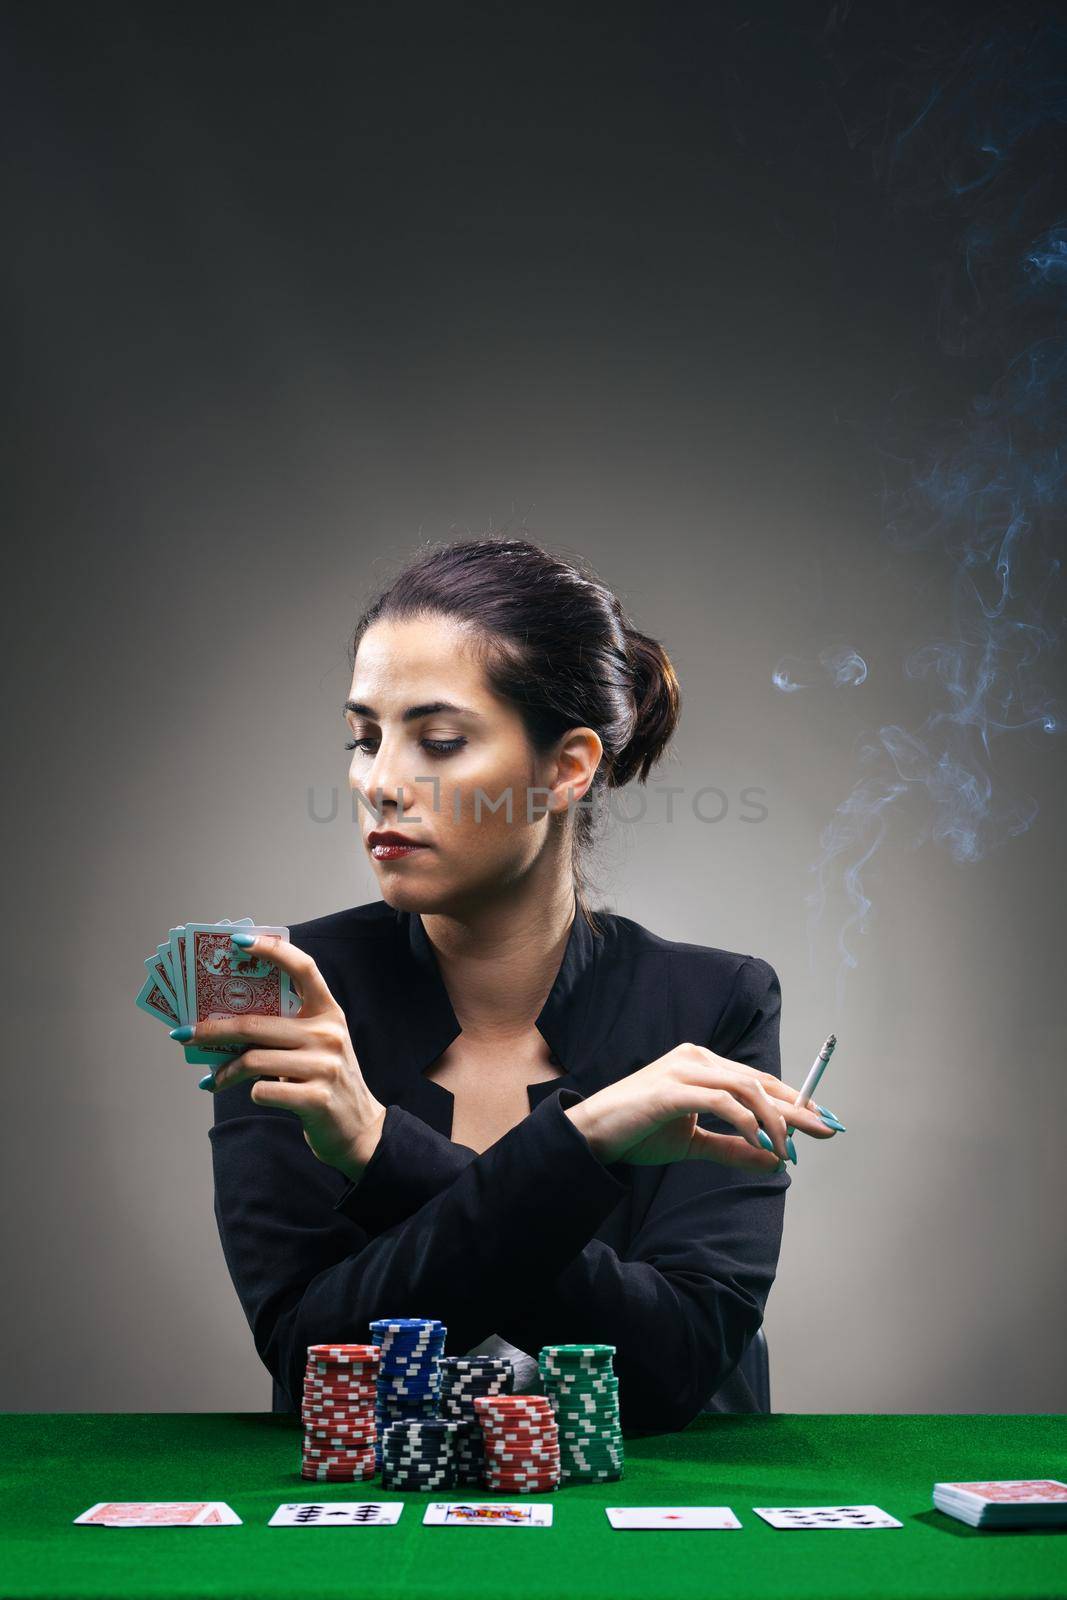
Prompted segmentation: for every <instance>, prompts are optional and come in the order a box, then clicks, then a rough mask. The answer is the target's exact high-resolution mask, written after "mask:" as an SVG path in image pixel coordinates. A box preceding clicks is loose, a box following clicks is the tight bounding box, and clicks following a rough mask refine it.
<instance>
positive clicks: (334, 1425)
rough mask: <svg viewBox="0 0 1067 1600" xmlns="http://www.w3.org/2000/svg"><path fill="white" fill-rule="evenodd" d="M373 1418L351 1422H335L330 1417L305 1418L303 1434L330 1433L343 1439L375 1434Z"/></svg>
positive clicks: (363, 1418)
mask: <svg viewBox="0 0 1067 1600" xmlns="http://www.w3.org/2000/svg"><path fill="white" fill-rule="evenodd" d="M377 1431H378V1430H377V1428H376V1427H375V1424H374V1418H373V1417H362V1418H360V1419H359V1420H357V1421H353V1422H335V1421H334V1420H333V1419H332V1418H330V1417H305V1418H304V1432H305V1433H330V1434H337V1435H339V1436H344V1437H353V1438H354V1437H355V1436H356V1435H357V1434H358V1435H362V1434H374V1433H377Z"/></svg>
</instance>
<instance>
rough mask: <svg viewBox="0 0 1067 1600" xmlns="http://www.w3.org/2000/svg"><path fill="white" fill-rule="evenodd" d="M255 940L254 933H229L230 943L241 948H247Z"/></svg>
mask: <svg viewBox="0 0 1067 1600" xmlns="http://www.w3.org/2000/svg"><path fill="white" fill-rule="evenodd" d="M255 942H256V936H255V934H254V933H231V934H230V943H231V944H236V945H240V947H241V949H242V950H247V949H248V947H249V945H251V944H255Z"/></svg>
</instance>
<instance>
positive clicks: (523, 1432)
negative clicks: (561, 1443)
mask: <svg viewBox="0 0 1067 1600" xmlns="http://www.w3.org/2000/svg"><path fill="white" fill-rule="evenodd" d="M482 1434H483V1437H485V1438H520V1440H522V1438H531V1440H537V1438H550V1440H552V1442H553V1443H555V1440H557V1437H558V1429H555V1427H483V1429H482Z"/></svg>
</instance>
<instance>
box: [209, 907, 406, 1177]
mask: <svg viewBox="0 0 1067 1600" xmlns="http://www.w3.org/2000/svg"><path fill="white" fill-rule="evenodd" d="M238 931H240V930H238ZM246 949H247V951H248V953H249V954H251V953H252V952H255V954H256V955H258V956H262V957H264V958H265V959H266V960H268V961H272V962H273V963H274V964H275V966H278V967H281V968H283V970H284V971H286V972H287V973H288V974H289V977H290V979H291V980H292V983H293V986H294V988H295V989H296V991H297V993H298V994H299V996H300V1000H301V1005H300V1012H299V1014H298V1015H297V1016H294V1017H265V1016H261V1015H257V1014H255V1013H250V1014H249V1015H248V1016H246V1017H212V1018H206V1019H205V1020H204V1021H203V1022H198V1023H197V1025H196V1030H195V1032H194V1033H193V1036H192V1038H191V1039H190V1040H188V1041H187V1042H188V1043H190V1044H192V1043H196V1044H206V1043H209V1042H210V1043H214V1042H215V1041H218V1042H219V1043H226V1044H229V1043H230V1042H231V1041H232V1042H233V1043H234V1044H237V1045H246V1046H249V1048H247V1049H243V1050H242V1051H241V1054H240V1056H239V1057H238V1059H237V1060H236V1061H231V1062H230V1063H229V1064H228V1065H226V1066H224V1067H220V1068H219V1070H218V1072H217V1073H216V1074H215V1084H214V1087H215V1089H232V1088H233V1086H234V1084H237V1083H244V1082H245V1081H246V1080H247V1079H249V1078H257V1079H258V1080H259V1081H258V1082H257V1083H254V1084H253V1085H252V1089H251V1098H252V1099H253V1100H254V1101H255V1103H256V1105H257V1106H277V1107H278V1108H279V1109H280V1110H282V1111H295V1112H296V1114H297V1116H298V1117H299V1118H300V1120H301V1122H302V1123H303V1124H304V1138H305V1139H306V1140H307V1142H308V1144H309V1146H310V1147H311V1149H312V1150H313V1151H314V1153H315V1155H316V1156H318V1158H319V1160H320V1161H323V1162H325V1163H326V1165H327V1166H329V1167H336V1168H337V1170H338V1171H339V1172H343V1173H345V1174H347V1176H348V1177H350V1178H352V1179H353V1180H355V1179H357V1178H359V1177H361V1176H362V1173H363V1169H364V1167H366V1165H367V1162H368V1161H369V1160H370V1158H371V1156H372V1155H373V1154H374V1151H375V1150H376V1149H377V1146H378V1140H379V1139H380V1137H381V1131H382V1125H383V1124H384V1122H385V1107H384V1106H383V1105H382V1104H381V1102H380V1101H379V1100H376V1099H375V1098H374V1096H373V1095H372V1094H371V1092H370V1090H369V1089H368V1088H367V1085H366V1082H365V1081H364V1078H363V1074H362V1072H361V1071H360V1067H359V1062H358V1061H357V1060H356V1055H355V1051H354V1050H353V1049H352V1040H351V1038H350V1036H349V1032H348V1023H347V1021H346V1020H345V1014H344V1012H343V1011H342V1010H341V1007H340V1006H339V1005H338V1004H337V1002H336V1000H335V999H334V998H333V995H332V994H331V993H330V991H329V989H328V988H327V987H326V982H325V980H324V978H323V976H322V974H321V973H320V971H319V969H318V967H317V966H316V965H315V963H314V961H312V959H311V957H310V956H309V955H308V954H307V953H306V952H305V951H303V950H298V949H297V947H296V945H294V944H290V943H289V941H288V940H287V939H283V938H282V937H281V935H280V934H276V933H261V934H259V935H257V937H256V942H255V944H252V945H248V946H247V947H246Z"/></svg>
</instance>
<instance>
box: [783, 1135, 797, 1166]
mask: <svg viewBox="0 0 1067 1600" xmlns="http://www.w3.org/2000/svg"><path fill="white" fill-rule="evenodd" d="M785 1147H786V1149H787V1150H788V1151H789V1159H790V1161H791V1162H792V1163H793V1165H794V1166H796V1164H797V1147H796V1145H795V1144H794V1143H793V1141H792V1139H787V1140H786V1141H785Z"/></svg>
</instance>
